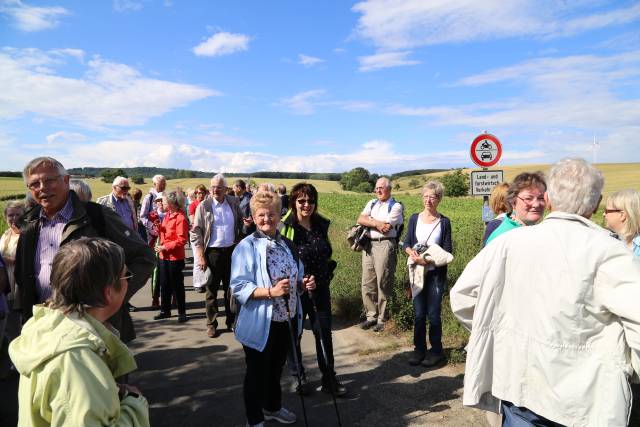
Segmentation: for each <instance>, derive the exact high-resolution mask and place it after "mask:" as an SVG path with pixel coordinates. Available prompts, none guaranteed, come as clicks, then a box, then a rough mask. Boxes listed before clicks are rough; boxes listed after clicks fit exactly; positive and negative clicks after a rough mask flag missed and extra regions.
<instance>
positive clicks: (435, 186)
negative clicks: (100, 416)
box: [422, 180, 444, 200]
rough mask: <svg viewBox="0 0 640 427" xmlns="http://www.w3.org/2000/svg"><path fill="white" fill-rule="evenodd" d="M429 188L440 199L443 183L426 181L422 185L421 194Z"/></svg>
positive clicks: (442, 193)
mask: <svg viewBox="0 0 640 427" xmlns="http://www.w3.org/2000/svg"><path fill="white" fill-rule="evenodd" d="M429 190H431V191H433V192H434V193H435V195H436V197H437V198H438V200H442V196H444V185H442V183H441V182H440V181H434V180H432V181H428V182H427V183H426V184H425V185H424V187H422V195H423V196H424V195H425V193H426V192H427V191H429Z"/></svg>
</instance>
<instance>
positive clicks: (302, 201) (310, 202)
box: [296, 199, 316, 205]
mask: <svg viewBox="0 0 640 427" xmlns="http://www.w3.org/2000/svg"><path fill="white" fill-rule="evenodd" d="M296 203H297V204H299V205H304V204H307V205H315V204H316V201H315V200H313V199H296Z"/></svg>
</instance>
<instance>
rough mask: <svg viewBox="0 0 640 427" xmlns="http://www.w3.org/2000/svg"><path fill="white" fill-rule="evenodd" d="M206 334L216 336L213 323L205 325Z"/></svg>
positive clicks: (211, 336)
mask: <svg viewBox="0 0 640 427" xmlns="http://www.w3.org/2000/svg"><path fill="white" fill-rule="evenodd" d="M207 336H208V337H209V338H215V337H217V336H218V331H217V330H216V327H215V326H213V325H209V326H207Z"/></svg>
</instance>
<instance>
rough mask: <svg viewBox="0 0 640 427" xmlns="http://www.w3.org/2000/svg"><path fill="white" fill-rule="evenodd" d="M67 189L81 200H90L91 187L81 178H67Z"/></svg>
mask: <svg viewBox="0 0 640 427" xmlns="http://www.w3.org/2000/svg"><path fill="white" fill-rule="evenodd" d="M69 189H71V190H73V192H74V193H76V195H77V196H78V198H79V199H80V200H82V201H83V202H90V201H91V198H92V197H93V195H92V194H91V187H89V185H88V184H87V183H86V182H84V181H83V180H81V179H71V180H69Z"/></svg>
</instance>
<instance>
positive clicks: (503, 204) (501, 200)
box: [489, 182, 509, 215]
mask: <svg viewBox="0 0 640 427" xmlns="http://www.w3.org/2000/svg"><path fill="white" fill-rule="evenodd" d="M508 190H509V183H508V182H503V183H500V184H498V185H496V186H495V187H493V190H491V195H490V196H489V207H490V208H491V210H492V211H493V213H494V214H496V215H499V214H501V213H507V212H509V205H508V204H507V191H508Z"/></svg>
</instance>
